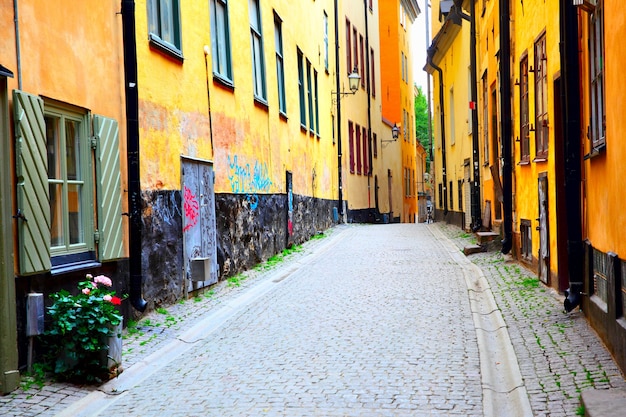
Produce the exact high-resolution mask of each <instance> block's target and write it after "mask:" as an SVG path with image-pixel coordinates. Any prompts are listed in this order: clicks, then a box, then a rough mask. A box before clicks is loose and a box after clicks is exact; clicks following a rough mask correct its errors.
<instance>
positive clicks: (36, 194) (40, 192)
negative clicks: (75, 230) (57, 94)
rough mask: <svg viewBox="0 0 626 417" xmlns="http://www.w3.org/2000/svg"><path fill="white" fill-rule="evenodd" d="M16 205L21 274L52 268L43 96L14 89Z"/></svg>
mask: <svg viewBox="0 0 626 417" xmlns="http://www.w3.org/2000/svg"><path fill="white" fill-rule="evenodd" d="M13 109H14V111H15V140H16V146H15V149H16V172H17V208H18V210H19V211H20V213H21V214H23V215H24V217H23V218H20V219H18V225H17V228H18V238H19V257H20V259H19V268H20V274H21V275H28V274H35V273H40V272H45V271H49V270H50V268H51V262H50V190H49V188H48V154H47V151H46V124H45V119H44V113H43V100H42V99H41V98H39V97H37V96H33V95H31V94H27V93H24V92H22V91H18V90H15V91H14V92H13Z"/></svg>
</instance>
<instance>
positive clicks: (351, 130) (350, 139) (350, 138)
mask: <svg viewBox="0 0 626 417" xmlns="http://www.w3.org/2000/svg"><path fill="white" fill-rule="evenodd" d="M348 148H349V151H350V173H351V174H354V126H353V125H352V122H348Z"/></svg>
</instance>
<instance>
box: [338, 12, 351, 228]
mask: <svg viewBox="0 0 626 417" xmlns="http://www.w3.org/2000/svg"><path fill="white" fill-rule="evenodd" d="M346 47H347V48H349V47H350V46H349V45H348V46H346ZM335 83H336V87H335V88H336V91H337V93H336V96H337V176H338V183H337V186H338V188H339V207H338V208H337V209H338V210H337V211H339V223H341V219H343V185H342V179H341V176H342V175H343V174H342V172H341V78H340V74H339V9H338V6H337V0H335Z"/></svg>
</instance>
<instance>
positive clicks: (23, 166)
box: [13, 90, 124, 275]
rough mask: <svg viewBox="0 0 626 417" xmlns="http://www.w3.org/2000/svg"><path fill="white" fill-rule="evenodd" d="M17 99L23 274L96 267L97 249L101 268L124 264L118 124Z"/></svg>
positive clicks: (69, 108) (64, 106) (70, 109)
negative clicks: (106, 264) (113, 262)
mask: <svg viewBox="0 0 626 417" xmlns="http://www.w3.org/2000/svg"><path fill="white" fill-rule="evenodd" d="M13 94H14V96H13V97H14V99H13V109H14V111H15V119H16V136H18V137H19V138H20V141H21V142H22V143H23V144H24V145H25V146H21V147H19V149H17V150H16V173H17V175H18V177H20V178H21V179H22V180H21V183H20V186H19V187H18V189H17V205H18V207H19V208H20V209H21V210H22V213H23V214H24V216H25V218H26V220H27V221H21V222H20V223H19V224H18V239H19V241H20V244H19V247H20V256H19V259H20V265H19V272H20V274H23V275H25V274H33V273H41V272H46V271H51V272H52V274H55V273H58V272H61V271H70V270H72V269H75V268H79V267H87V266H96V265H97V262H96V259H97V258H96V250H97V251H98V260H99V261H106V260H111V259H118V258H121V257H122V256H123V252H124V246H123V231H122V216H121V214H122V190H121V185H120V163H119V131H118V124H117V121H115V120H113V119H108V118H105V117H102V116H93V118H90V117H89V114H88V112H87V110H85V109H82V108H78V107H74V106H71V105H68V104H62V103H58V102H56V101H54V102H53V101H46V102H45V103H44V101H43V100H42V99H41V98H40V97H37V96H33V95H30V94H27V93H24V92H22V91H18V90H16V91H14V93H13ZM35 126H41V127H42V128H35ZM92 132H93V133H92ZM92 147H95V152H94V150H93V149H92ZM94 162H95V175H94V168H93V167H94ZM96 190H97V192H96ZM96 197H97V201H96ZM94 207H97V209H94ZM94 213H97V216H96V215H94ZM96 236H97V237H96Z"/></svg>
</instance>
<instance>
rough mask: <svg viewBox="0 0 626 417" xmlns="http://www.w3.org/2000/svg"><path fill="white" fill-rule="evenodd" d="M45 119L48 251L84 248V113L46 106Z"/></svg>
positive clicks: (86, 144) (86, 205)
mask: <svg viewBox="0 0 626 417" xmlns="http://www.w3.org/2000/svg"><path fill="white" fill-rule="evenodd" d="M45 123H46V149H47V151H48V188H49V192H50V239H51V249H52V253H53V254H55V253H57V254H59V253H69V252H72V251H76V250H83V251H84V250H85V249H86V247H87V242H86V238H87V236H86V235H88V233H86V231H87V230H88V229H89V227H90V225H89V222H88V221H87V219H88V212H89V201H90V200H91V198H90V195H89V186H88V184H87V183H86V181H85V180H86V178H88V177H89V171H88V165H89V164H88V161H89V142H88V132H87V126H86V125H87V122H86V119H85V114H79V113H72V112H64V111H63V110H62V109H51V108H48V109H47V110H46V112H45Z"/></svg>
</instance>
